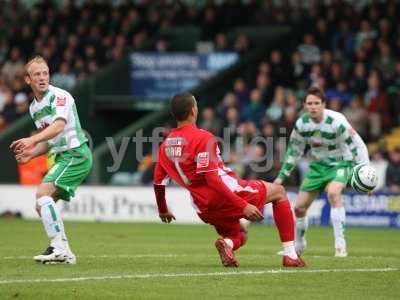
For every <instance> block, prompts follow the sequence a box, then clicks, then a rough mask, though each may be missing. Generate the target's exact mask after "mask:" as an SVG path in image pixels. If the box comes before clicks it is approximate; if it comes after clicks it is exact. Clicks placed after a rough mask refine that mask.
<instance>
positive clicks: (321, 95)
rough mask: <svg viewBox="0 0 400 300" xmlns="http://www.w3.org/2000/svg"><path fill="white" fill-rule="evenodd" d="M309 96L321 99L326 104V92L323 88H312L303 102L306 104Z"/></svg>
mask: <svg viewBox="0 0 400 300" xmlns="http://www.w3.org/2000/svg"><path fill="white" fill-rule="evenodd" d="M308 95H313V96H315V97H318V98H320V99H321V101H322V103H324V102H325V100H326V98H325V94H324V91H323V90H322V89H321V88H319V87H317V86H312V87H310V88H309V89H308V90H307V94H306V96H305V97H304V101H303V102H306V99H307V96H308Z"/></svg>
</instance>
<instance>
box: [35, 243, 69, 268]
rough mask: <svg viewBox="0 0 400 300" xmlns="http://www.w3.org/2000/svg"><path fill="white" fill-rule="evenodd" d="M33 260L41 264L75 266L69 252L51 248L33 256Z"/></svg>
mask: <svg viewBox="0 0 400 300" xmlns="http://www.w3.org/2000/svg"><path fill="white" fill-rule="evenodd" d="M33 259H34V260H35V261H37V262H40V263H42V264H72V265H74V264H76V257H75V255H74V254H73V253H72V252H71V251H68V250H66V249H57V248H54V247H51V246H50V247H48V248H47V249H46V251H44V252H43V253H42V254H40V255H37V256H34V257H33Z"/></svg>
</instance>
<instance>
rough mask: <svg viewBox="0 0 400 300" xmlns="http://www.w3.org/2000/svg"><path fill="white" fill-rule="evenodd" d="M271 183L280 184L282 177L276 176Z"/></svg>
mask: <svg viewBox="0 0 400 300" xmlns="http://www.w3.org/2000/svg"><path fill="white" fill-rule="evenodd" d="M273 183H275V184H279V185H282V184H283V180H282V178H279V177H276V178H275V180H274V182H273Z"/></svg>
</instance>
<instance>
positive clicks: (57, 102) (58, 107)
mask: <svg viewBox="0 0 400 300" xmlns="http://www.w3.org/2000/svg"><path fill="white" fill-rule="evenodd" d="M73 103H74V100H73V98H72V97H71V96H70V95H67V94H58V95H56V97H55V99H54V101H53V103H52V105H51V106H52V109H53V111H54V114H53V119H52V122H54V121H56V120H58V119H63V120H65V122H67V121H68V115H69V113H70V111H71V109H72V105H73Z"/></svg>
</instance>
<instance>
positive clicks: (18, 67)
mask: <svg viewBox="0 0 400 300" xmlns="http://www.w3.org/2000/svg"><path fill="white" fill-rule="evenodd" d="M23 74H24V62H23V60H22V59H21V51H20V49H19V48H17V47H13V48H12V49H11V51H10V58H9V59H8V60H7V61H6V62H5V63H4V66H3V68H2V69H1V76H3V78H4V79H5V81H6V82H7V83H9V84H11V83H12V80H13V79H14V78H15V77H16V76H17V75H18V76H22V75H23Z"/></svg>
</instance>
